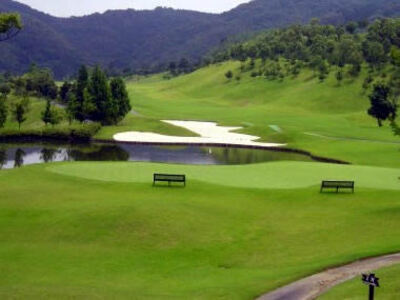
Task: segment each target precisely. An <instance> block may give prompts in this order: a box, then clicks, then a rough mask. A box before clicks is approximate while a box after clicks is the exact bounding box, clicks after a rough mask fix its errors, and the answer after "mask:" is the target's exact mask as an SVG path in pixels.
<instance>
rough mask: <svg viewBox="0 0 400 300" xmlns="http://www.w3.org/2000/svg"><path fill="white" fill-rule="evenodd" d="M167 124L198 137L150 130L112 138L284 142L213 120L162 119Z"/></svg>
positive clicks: (254, 142) (242, 143)
mask: <svg viewBox="0 0 400 300" xmlns="http://www.w3.org/2000/svg"><path fill="white" fill-rule="evenodd" d="M163 122H166V123H168V124H171V125H174V126H179V127H183V128H186V129H188V130H190V131H192V132H195V133H197V134H198V135H200V137H180V136H168V135H161V134H157V133H151V132H137V131H131V132H122V133H118V134H116V135H114V140H116V141H120V142H137V143H160V144H163V143H165V144H169V143H171V144H208V145H212V144H224V145H243V146H258V147H265V148H267V147H281V146H285V145H284V144H274V143H260V142H256V140H258V139H259V137H257V136H251V135H247V134H241V133H235V132H232V131H233V130H238V129H241V128H242V127H223V126H218V124H217V123H214V122H198V121H163Z"/></svg>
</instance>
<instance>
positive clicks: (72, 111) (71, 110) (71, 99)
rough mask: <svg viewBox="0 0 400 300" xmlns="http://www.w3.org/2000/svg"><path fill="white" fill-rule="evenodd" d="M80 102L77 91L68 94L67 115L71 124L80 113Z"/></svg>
mask: <svg viewBox="0 0 400 300" xmlns="http://www.w3.org/2000/svg"><path fill="white" fill-rule="evenodd" d="M78 108H79V106H78V102H77V101H76V96H75V93H73V92H71V91H70V92H69V93H68V94H67V107H66V109H65V110H66V115H67V119H68V123H69V125H71V124H72V121H73V120H74V119H75V116H76V115H77V114H78Z"/></svg>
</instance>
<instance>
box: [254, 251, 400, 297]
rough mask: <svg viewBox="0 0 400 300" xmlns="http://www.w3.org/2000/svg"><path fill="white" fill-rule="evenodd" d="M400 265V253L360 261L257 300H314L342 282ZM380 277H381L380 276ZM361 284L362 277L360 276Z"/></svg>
mask: <svg viewBox="0 0 400 300" xmlns="http://www.w3.org/2000/svg"><path fill="white" fill-rule="evenodd" d="M399 263H400V253H397V254H391V255H385V256H381V257H374V258H368V259H364V260H359V261H356V262H353V263H351V264H348V265H345V266H341V267H337V268H332V269H328V270H326V271H323V272H321V273H318V274H315V275H312V276H309V277H306V278H303V279H300V280H298V281H295V282H293V283H291V284H289V285H287V286H284V287H282V288H280V289H277V290H275V291H272V292H270V293H268V294H265V295H263V296H261V297H259V298H258V299H257V300H312V299H316V298H317V297H318V296H320V295H321V294H323V293H325V292H326V291H328V290H329V289H330V288H332V287H334V286H335V285H338V284H340V283H342V282H345V281H348V280H350V279H353V278H354V277H356V276H360V275H361V274H362V273H368V272H371V271H373V270H378V269H380V268H383V267H388V266H391V265H395V264H399ZM378 277H379V276H378ZM360 284H361V276H360Z"/></svg>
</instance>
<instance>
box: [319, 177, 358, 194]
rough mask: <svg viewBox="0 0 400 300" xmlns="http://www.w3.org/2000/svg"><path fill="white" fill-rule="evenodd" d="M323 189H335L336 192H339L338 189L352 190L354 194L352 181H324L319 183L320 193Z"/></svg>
mask: <svg viewBox="0 0 400 300" xmlns="http://www.w3.org/2000/svg"><path fill="white" fill-rule="evenodd" d="M325 188H327V189H330V188H332V189H336V191H337V192H339V189H352V190H353V192H354V181H341V180H324V181H322V183H321V192H322V191H323V189H325Z"/></svg>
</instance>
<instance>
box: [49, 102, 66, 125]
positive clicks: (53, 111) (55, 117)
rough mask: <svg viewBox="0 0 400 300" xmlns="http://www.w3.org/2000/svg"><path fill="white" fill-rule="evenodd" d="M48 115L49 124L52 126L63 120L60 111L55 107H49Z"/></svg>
mask: <svg viewBox="0 0 400 300" xmlns="http://www.w3.org/2000/svg"><path fill="white" fill-rule="evenodd" d="M50 115H51V118H50V124H51V125H52V126H55V125H57V124H60V122H61V121H62V119H63V114H62V111H61V110H60V109H59V108H57V107H56V106H52V107H50Z"/></svg>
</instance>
